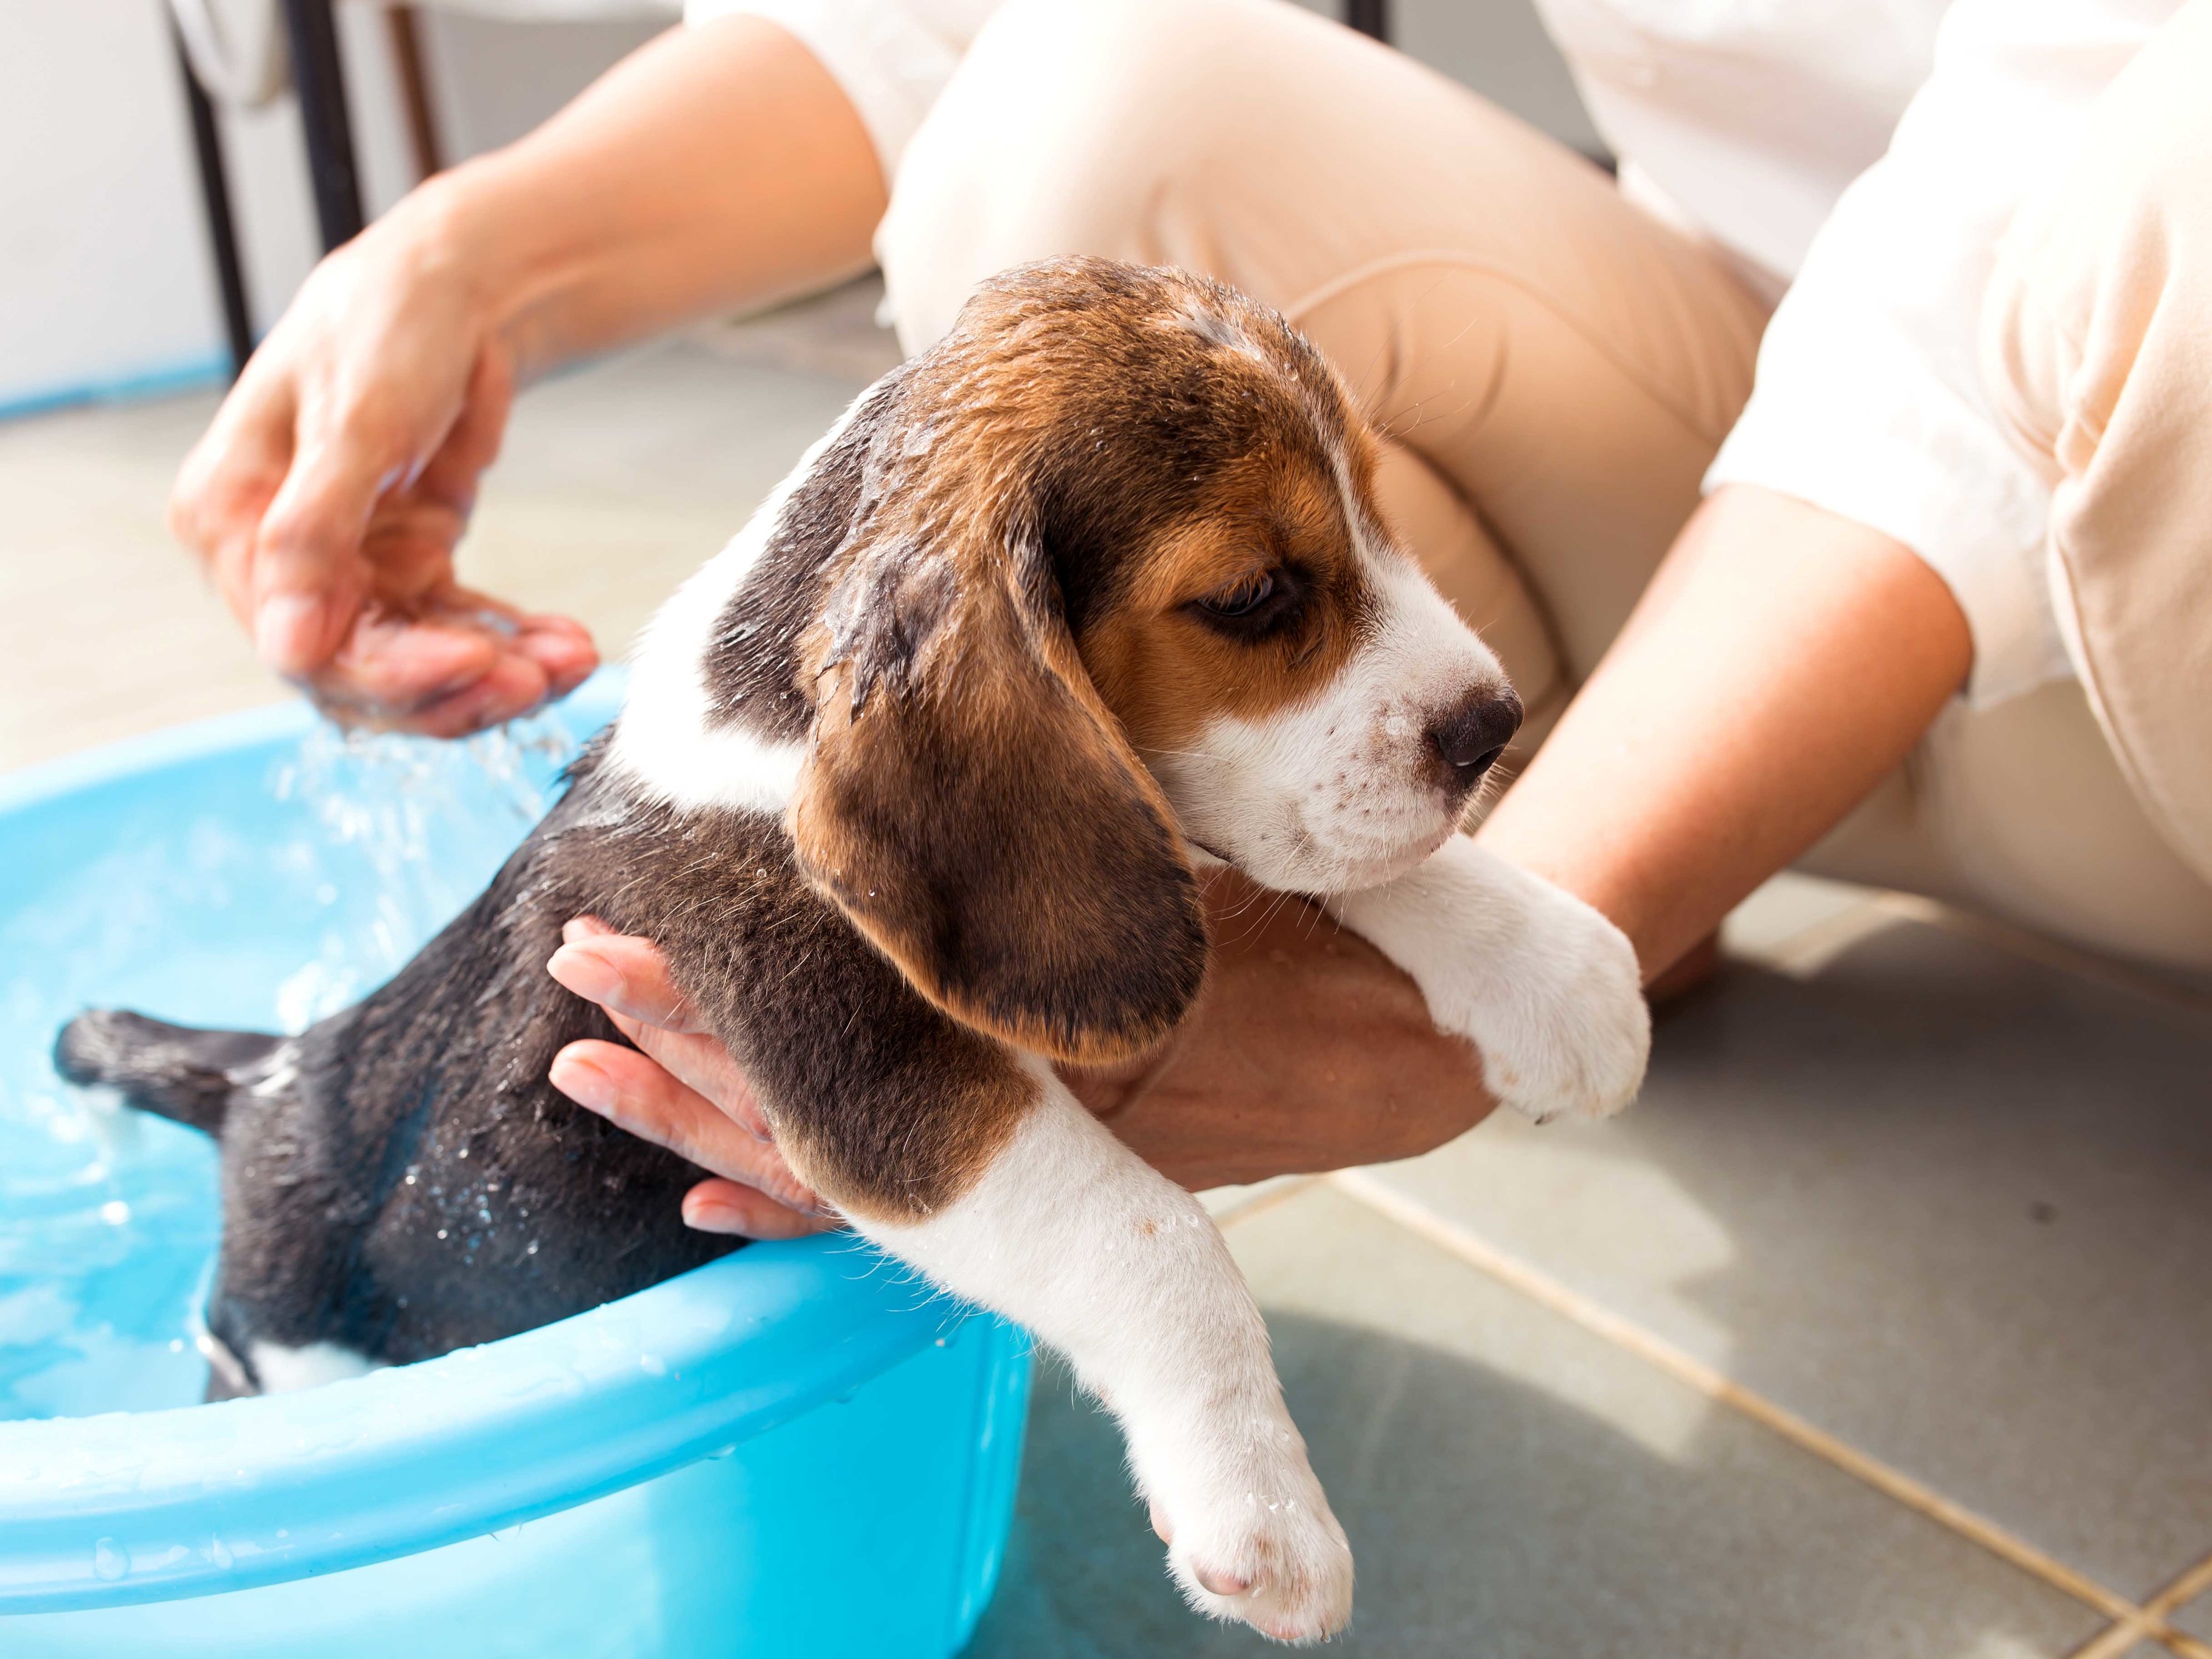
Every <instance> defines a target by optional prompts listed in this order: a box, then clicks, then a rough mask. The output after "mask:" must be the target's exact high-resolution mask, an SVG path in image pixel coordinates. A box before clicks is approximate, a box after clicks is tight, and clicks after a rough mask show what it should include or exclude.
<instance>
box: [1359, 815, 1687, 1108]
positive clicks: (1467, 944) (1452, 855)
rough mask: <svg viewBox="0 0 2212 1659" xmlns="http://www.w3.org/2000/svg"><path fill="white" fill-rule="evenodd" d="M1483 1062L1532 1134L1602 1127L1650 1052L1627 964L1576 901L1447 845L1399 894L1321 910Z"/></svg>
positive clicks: (1625, 946)
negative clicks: (1594, 1123)
mask: <svg viewBox="0 0 2212 1659" xmlns="http://www.w3.org/2000/svg"><path fill="white" fill-rule="evenodd" d="M1327 902H1328V908H1329V910H1330V911H1331V912H1332V913H1333V914H1334V915H1335V916H1336V917H1337V919H1338V920H1339V921H1342V922H1343V923H1344V925H1345V926H1346V927H1349V928H1351V929H1352V932H1354V933H1358V934H1359V935H1360V936H1361V937H1363V938H1364V939H1367V940H1368V941H1369V942H1370V944H1372V945H1374V946H1375V947H1376V949H1377V950H1379V951H1382V952H1383V955H1384V956H1386V957H1389V958H1390V960H1391V961H1393V962H1395V963H1397V964H1398V966H1399V967H1401V968H1402V969H1405V970H1406V972H1407V974H1408V975H1411V976H1412V977H1413V982H1414V983H1415V984H1416V985H1418V986H1419V987H1421V994H1422V996H1423V997H1424V998H1425V999H1426V1000H1427V1001H1428V1005H1429V1017H1430V1018H1431V1019H1433V1020H1435V1021H1436V1023H1437V1029H1438V1030H1445V1031H1450V1032H1453V1033H1455V1034H1456V1035H1458V1036H1463V1037H1465V1038H1467V1039H1468V1041H1469V1042H1472V1043H1474V1046H1475V1048H1477V1049H1478V1050H1480V1053H1481V1054H1482V1060H1483V1076H1484V1079H1485V1080H1486V1082H1487V1083H1488V1084H1489V1085H1490V1091H1491V1093H1492V1094H1493V1095H1495V1096H1497V1097H1498V1099H1499V1100H1500V1101H1501V1102H1503V1103H1504V1104H1506V1105H1508V1106H1511V1107H1513V1108H1514V1109H1516V1110H1517V1111H1520V1112H1522V1113H1524V1114H1526V1115H1528V1116H1529V1117H1531V1118H1534V1120H1535V1121H1537V1122H1539V1123H1541V1122H1542V1121H1545V1120H1546V1119H1547V1118H1551V1117H1556V1116H1559V1115H1563V1114H1568V1113H1571V1114H1574V1115H1579V1116H1586V1117H1604V1116H1606V1115H1608V1114H1610V1113H1613V1112H1616V1111H1619V1110H1620V1109H1621V1108H1622V1107H1623V1106H1625V1105H1626V1104H1627V1103H1629V1101H1630V1100H1631V1099H1632V1098H1633V1097H1634V1096H1635V1093H1636V1091H1637V1090H1638V1088H1639V1087H1640V1086H1641V1085H1642V1084H1643V1081H1644V1062H1645V1061H1646V1060H1648V1059H1649V1058H1650V1051H1651V1015H1650V1010H1649V1009H1648V1008H1647V1007H1646V1006H1644V994H1643V988H1642V984H1641V977H1640V975H1639V974H1638V969H1637V962H1636V951H1635V949H1634V947H1633V946H1632V945H1630V944H1629V942H1628V939H1627V938H1626V935H1625V934H1623V933H1621V931H1620V929H1619V928H1618V927H1614V926H1613V924H1612V923H1611V922H1610V921H1607V920H1606V919H1605V918H1604V917H1603V916H1601V915H1599V914H1598V913H1597V912H1596V911H1595V910H1594V909H1592V908H1590V907H1589V905H1587V904H1585V903H1583V902H1582V901H1581V900H1580V899H1578V898H1576V897H1575V896H1573V895H1572V894H1571V893H1568V892H1565V891H1564V890H1561V889H1559V888H1558V887H1554V886H1553V884H1551V883H1549V882H1547V881H1545V880H1544V879H1542V878H1541V877H1538V876H1534V875H1531V874H1529V872H1527V871H1526V870H1523V869H1522V868H1521V867H1520V866H1517V865H1513V864H1509V863H1507V862H1506V861H1505V860H1504V859H1501V858H1499V857H1498V856H1497V855H1496V854H1493V853H1489V852H1486V851H1485V850H1484V849H1483V848H1480V847H1477V846H1476V845H1475V844H1474V842H1472V841H1470V840H1469V839H1468V837H1467V836H1453V837H1452V838H1451V839H1450V840H1449V841H1448V842H1445V843H1444V845H1443V847H1442V848H1439V849H1438V850H1437V852H1436V853H1435V854H1432V855H1431V857H1430V858H1429V859H1428V860H1427V861H1426V862H1425V863H1424V864H1422V865H1420V866H1419V867H1417V868H1415V869H1413V870H1411V871H1409V872H1407V873H1406V874H1405V875H1402V876H1401V877H1399V878H1397V879H1396V880H1395V881H1391V882H1386V883H1384V884H1383V885H1382V886H1380V887H1373V888H1369V889H1366V890H1364V891H1361V892H1356V893H1340V894H1337V895H1335V896H1333V897H1331V898H1330V899H1328V901H1327Z"/></svg>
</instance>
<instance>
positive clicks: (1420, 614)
mask: <svg viewBox="0 0 2212 1659" xmlns="http://www.w3.org/2000/svg"><path fill="white" fill-rule="evenodd" d="M1369 562H1370V567H1371V570H1370V580H1372V581H1373V583H1374V585H1375V588H1376V597H1377V599H1378V600H1379V601H1380V605H1381V617H1380V620H1379V623H1378V625H1377V626H1376V628H1375V629H1374V631H1373V634H1372V635H1371V637H1370V639H1369V640H1368V641H1366V642H1365V643H1364V644H1363V645H1362V646H1361V647H1359V649H1358V651H1357V652H1356V653H1354V654H1353V655H1352V658H1351V659H1350V660H1349V661H1347V662H1346V664H1345V665H1344V667H1343V669H1342V671H1340V672H1339V673H1338V674H1337V676H1336V677H1335V678H1334V679H1333V680H1331V681H1330V682H1329V683H1328V684H1327V685H1325V686H1323V687H1322V688H1321V689H1320V690H1318V691H1316V693H1315V694H1314V695H1312V696H1309V697H1306V698H1305V699H1304V700H1303V701H1301V702H1296V703H1292V704H1290V705H1288V706H1286V707H1285V708H1279V709H1276V710H1274V711H1273V712H1272V713H1270V714H1265V715H1262V716H1260V717H1257V718H1253V719H1247V718H1244V717H1243V716H1236V715H1231V716H1224V717H1222V718H1220V719H1217V720H1212V721H1210V722H1208V723H1207V725H1206V726H1205V727H1204V728H1203V729H1202V730H1201V731H1200V732H1199V733H1198V735H1197V737H1196V738H1194V739H1193V740H1192V742H1191V743H1190V744H1188V746H1187V747H1186V748H1184V749H1182V750H1177V751H1176V752H1175V753H1173V754H1169V755H1163V756H1159V757H1153V758H1152V771H1153V773H1154V775H1156V776H1158V779H1159V780H1160V785H1161V787H1162V788H1164V790H1165V791H1166V792H1167V796H1168V799H1169V800H1170V802H1171V803H1172V804H1173V805H1174V806H1175V809H1176V813H1177V814H1178V816H1179V817H1181V818H1182V823H1183V826H1184V829H1185V831H1186V833H1187V834H1188V835H1189V836H1191V837H1192V838H1193V839H1194V840H1196V841H1200V842H1204V843H1205V844H1206V846H1208V847H1210V848H1212V849H1213V850H1214V851H1215V852H1217V853H1218V854H1221V855H1222V856H1223V857H1225V858H1226V859H1227V860H1229V861H1230V862H1231V863H1233V864H1235V865H1237V866H1239V867H1240V868H1241V869H1243V871H1244V872H1245V873H1246V874H1247V875H1249V876H1250V877H1251V878H1253V879H1254V880H1255V881H1257V882H1260V883H1261V884H1264V885H1267V886H1269V887H1274V888H1279V889H1282V890H1288V891H1291V892H1300V893H1334V892H1342V891H1344V890H1346V889H1349V888H1355V887H1362V886H1370V885H1372V884H1376V883H1377V882H1382V881H1386V880H1388V879H1389V878H1391V877H1393V876H1395V875H1398V874H1400V873H1401V872H1403V871H1405V870H1406V869H1407V867H1408V866H1410V865H1413V864H1414V863H1416V862H1418V861H1419V860H1420V859H1422V858H1425V856H1427V854H1429V853H1430V852H1431V851H1432V850H1434V849H1435V848H1437V846H1439V845H1440V844H1441V843H1442V842H1443V839H1444V837H1445V836H1449V834H1450V833H1451V831H1452V829H1453V828H1454V827H1455V824H1456V823H1457V822H1458V819H1459V815H1460V812H1461V811H1462V809H1463V807H1464V805H1465V803H1464V801H1463V800H1462V799H1458V798H1455V797H1453V796H1450V795H1448V794H1447V793H1445V792H1444V791H1443V789H1442V788H1440V787H1438V786H1437V784H1436V782H1435V781H1434V780H1433V776H1432V774H1431V757H1430V749H1429V730H1430V727H1431V725H1432V723H1433V722H1434V721H1435V720H1436V719H1437V717H1438V716H1439V715H1441V714H1443V713H1445V712H1446V711H1448V710H1450V709H1452V708H1456V707H1458V706H1459V705H1460V704H1461V703H1462V702H1464V701H1465V700H1466V699H1467V698H1468V697H1469V696H1472V695H1474V694H1475V693H1476V692H1477V691H1479V690H1483V689H1486V688H1494V689H1496V690H1500V691H1502V690H1504V686H1505V675H1504V671H1503V670H1502V669H1500V668H1499V666H1498V659H1497V658H1496V657H1495V656H1493V655H1492V653H1491V651H1490V648H1489V647H1487V646H1486V645H1484V644H1483V643H1482V641H1480V639H1478V638H1476V637H1475V635H1474V630H1473V629H1470V628H1468V625H1467V624H1466V623H1463V622H1462V621H1461V620H1460V619H1459V615H1458V613H1457V612H1456V611H1454V610H1453V609H1452V608H1451V606H1450V605H1449V604H1447V603H1446V602H1445V600H1444V599H1443V595H1441V594H1440V593H1438V592H1437V591H1436V589H1435V588H1433V587H1431V586H1430V585H1429V582H1428V580H1427V578H1426V577H1425V576H1423V575H1422V574H1421V573H1420V572H1419V569H1417V568H1415V567H1414V566H1413V562H1411V561H1410V560H1408V559H1406V558H1404V557H1403V556H1400V555H1398V554H1396V553H1395V552H1385V553H1382V554H1380V555H1379V556H1370V561H1369Z"/></svg>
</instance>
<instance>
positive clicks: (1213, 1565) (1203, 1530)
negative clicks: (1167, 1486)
mask: <svg viewBox="0 0 2212 1659" xmlns="http://www.w3.org/2000/svg"><path fill="white" fill-rule="evenodd" d="M1280 1432H1281V1433H1283V1434H1286V1435H1287V1436H1288V1437H1289V1446H1288V1449H1289V1451H1290V1453H1291V1455H1285V1456H1278V1455H1273V1454H1272V1452H1271V1451H1262V1452H1261V1453H1260V1454H1259V1455H1255V1456H1251V1457H1248V1458H1238V1459H1236V1460H1234V1461H1233V1462H1234V1466H1241V1467H1242V1468H1243V1469H1244V1470H1245V1471H1246V1473H1244V1474H1243V1475H1242V1476H1239V1475H1237V1474H1229V1473H1227V1472H1224V1474H1222V1475H1221V1476H1219V1477H1217V1478H1215V1479H1212V1480H1206V1481H1204V1482H1202V1483H1198V1484H1196V1485H1195V1486H1189V1487H1186V1488H1185V1489H1184V1490H1183V1491H1182V1492H1178V1493H1177V1494H1176V1497H1175V1498H1172V1499H1169V1500H1164V1501H1162V1500H1155V1502H1154V1504H1153V1506H1152V1507H1153V1524H1154V1526H1155V1527H1156V1528H1158V1531H1159V1533H1160V1534H1161V1535H1162V1536H1163V1537H1164V1538H1166V1539H1167V1540H1168V1541H1169V1547H1168V1567H1169V1570H1170V1571H1171V1572H1172V1573H1173V1574H1174V1575H1175V1579H1176V1584H1177V1585H1178V1586H1180V1587H1181V1589H1182V1593H1183V1596H1184V1599H1185V1600H1187V1601H1188V1602H1189V1603H1190V1605H1191V1606H1192V1607H1194V1608H1196V1609H1197V1610H1198V1611H1199V1612H1200V1613H1207V1614H1210V1615H1211V1616H1212V1617H1213V1618H1216V1619H1221V1620H1242V1621H1243V1623H1245V1624H1248V1625H1249V1626H1252V1628H1253V1629H1255V1630H1256V1631H1258V1632H1260V1633H1261V1635H1263V1636H1272V1637H1273V1638H1275V1639H1276V1640H1277V1641H1279V1642H1294V1643H1301V1644H1303V1643H1307V1642H1318V1641H1322V1640H1323V1639H1324V1638H1328V1637H1330V1636H1334V1634H1336V1632H1338V1631H1340V1630H1342V1629H1343V1628H1344V1626H1345V1625H1346V1622H1347V1621H1348V1620H1350V1619H1351V1617H1352V1547H1351V1546H1350V1545H1349V1544H1348V1543H1346V1541H1345V1537H1344V1528H1342V1527H1340V1526H1339V1525H1338V1524H1337V1519H1336V1516H1335V1515H1334V1513H1333V1512H1332V1511H1331V1510H1330V1509H1329V1507H1328V1496H1327V1495H1326V1494H1325V1493H1324V1492H1322V1488H1321V1482H1320V1481H1319V1480H1316V1479H1315V1478H1314V1474H1313V1471H1312V1469H1311V1468H1309V1467H1308V1466H1307V1464H1306V1460H1305V1452H1304V1445H1303V1444H1302V1443H1299V1442H1298V1440H1297V1431H1295V1430H1293V1429H1291V1428H1290V1427H1289V1425H1288V1424H1287V1422H1286V1423H1285V1424H1284V1425H1282V1429H1281V1431H1280ZM1178 1484H1179V1485H1180V1484H1182V1483H1178Z"/></svg>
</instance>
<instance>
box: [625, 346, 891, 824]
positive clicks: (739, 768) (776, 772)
mask: <svg viewBox="0 0 2212 1659" xmlns="http://www.w3.org/2000/svg"><path fill="white" fill-rule="evenodd" d="M873 391H874V388H873V387H870V388H869V390H868V391H867V392H862V393H861V394H860V396H859V397H858V398H854V400H853V402H852V404H851V405H850V406H849V407H848V408H847V410H845V412H844V413H843V414H842V415H841V416H838V417H837V421H836V424H835V425H833V426H832V427H831V428H829V431H827V432H825V433H823V435H822V436H821V437H820V438H819V439H817V440H816V441H815V442H814V444H813V446H812V447H810V448H809V449H808V450H807V452H806V453H805V454H804V455H802V456H800V457H799V464H798V465H796V466H794V467H793V468H792V469H791V471H790V472H789V473H788V474H787V475H786V477H784V479H783V481H782V482H781V483H779V484H777V485H776V487H775V489H773V490H771V491H769V495H768V499H767V500H765V501H763V502H762V503H761V504H760V506H759V507H758V508H757V509H756V510H755V512H754V513H753V515H752V517H751V518H750V519H748V520H746V521H745V527H744V529H743V530H740V531H739V532H738V533H737V535H736V536H735V537H733V538H732V539H731V541H730V544H729V545H728V546H726V547H725V548H724V549H723V550H721V551H720V553H717V554H716V555H715V556H714V557H713V558H711V559H709V560H708V561H707V562H706V563H705V564H703V565H702V566H701V567H700V568H698V569H697V570H696V571H695V572H693V573H692V574H691V576H690V579H689V580H686V581H685V582H684V585H683V586H681V587H679V588H678V589H677V590H676V592H674V593H672V594H671V595H670V596H669V598H668V599H667V601H666V602H665V604H663V605H661V607H660V609H659V611H656V612H655V613H654V614H653V620H652V621H651V622H650V623H647V625H646V628H645V631H644V632H643V633H642V634H641V635H639V636H638V642H637V646H636V648H635V650H634V651H633V652H632V653H631V654H630V678H629V694H628V696H625V697H624V698H623V712H622V715H621V719H620V720H619V722H618V723H617V726H616V727H615V735H614V741H613V743H612V744H611V746H610V748H609V750H608V751H607V759H608V762H609V763H610V764H611V765H613V766H615V767H617V768H618V769H621V770H622V771H623V772H624V773H626V774H627V775H629V779H630V780H631V781H632V782H634V783H635V785H636V786H637V787H638V789H639V790H640V792H641V793H643V794H645V795H646V796H647V797H648V798H650V799H658V800H661V801H665V802H666V803H667V804H668V805H671V806H676V807H678V808H682V809H684V810H685V811H696V810H698V809H700V808H702V807H714V806H720V807H732V808H738V809H745V810H750V811H763V812H781V811H783V809H784V807H785V806H786V805H788V804H789V802H790V799H791V796H792V793H793V790H795V789H796V788H797V787H798V784H799V768H800V767H801V766H802V765H803V764H804V763H805V759H806V748H805V744H797V743H780V742H776V741H774V740H772V739H769V738H763V737H760V736H758V735H757V734H756V733H754V732H749V731H747V730H745V729H744V727H743V726H732V725H725V724H717V723H716V721H715V720H714V718H713V714H714V711H713V708H712V701H711V698H710V697H709V695H708V689H707V664H708V659H710V657H711V656H712V654H713V653H714V651H715V650H716V649H717V648H718V646H719V642H718V641H716V639H715V637H714V629H715V626H716V624H717V623H719V622H720V620H721V617H722V613H723V612H724V611H726V610H727V609H728V608H729V603H730V599H731V598H732V595H734V594H735V593H736V592H737V591H738V589H739V588H740V587H742V586H744V581H745V578H746V577H747V576H748V575H750V574H751V573H752V571H753V569H754V568H755V567H756V566H757V564H758V563H759V562H760V560H761V556H762V555H763V554H764V553H766V552H767V550H768V546H769V542H770V541H772V540H773V539H774V538H775V532H776V529H777V527H778V526H780V525H781V522H782V520H783V512H784V508H785V507H786V506H787V504H788V503H789V501H790V500H791V497H792V495H793V491H795V490H796V489H798V488H799V484H800V483H801V482H802V481H804V480H805V477H807V475H808V474H809V473H811V472H812V471H813V470H814V468H815V465H816V464H817V462H818V461H820V459H822V457H823V455H824V454H825V453H828V451H829V447H830V445H832V444H834V443H835V442H836V441H837V439H838V437H839V436H840V435H842V433H843V432H844V430H845V428H846V427H847V426H848V425H850V424H851V422H852V420H853V416H854V414H855V413H856V412H857V411H858V410H859V409H860V405H861V404H864V403H866V401H867V399H868V398H869V396H870V394H871V393H872V392H873Z"/></svg>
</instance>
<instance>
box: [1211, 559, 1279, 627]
mask: <svg viewBox="0 0 2212 1659" xmlns="http://www.w3.org/2000/svg"><path fill="white" fill-rule="evenodd" d="M1275 586H1276V584H1275V576H1274V573H1273V571H1269V570H1262V571H1259V572H1257V573H1255V574H1253V575H1249V576H1247V577H1245V578H1244V579H1243V580H1242V581H1239V582H1237V583H1234V584H1232V585H1231V586H1228V587H1225V588H1223V589H1221V590H1220V591H1219V592H1214V593H1209V594H1207V595H1206V597H1205V598H1204V599H1200V600H1199V601H1198V608H1199V609H1200V611H1204V612H1205V613H1206V615H1207V616H1209V617H1220V618H1221V619H1222V620H1223V621H1225V622H1232V621H1235V620H1236V619H1237V618H1238V617H1249V616H1251V615H1252V614H1253V613H1254V612H1255V611H1258V610H1259V609H1260V607H1261V605H1265V604H1267V601H1268V600H1270V599H1273V598H1274V597H1275Z"/></svg>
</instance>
